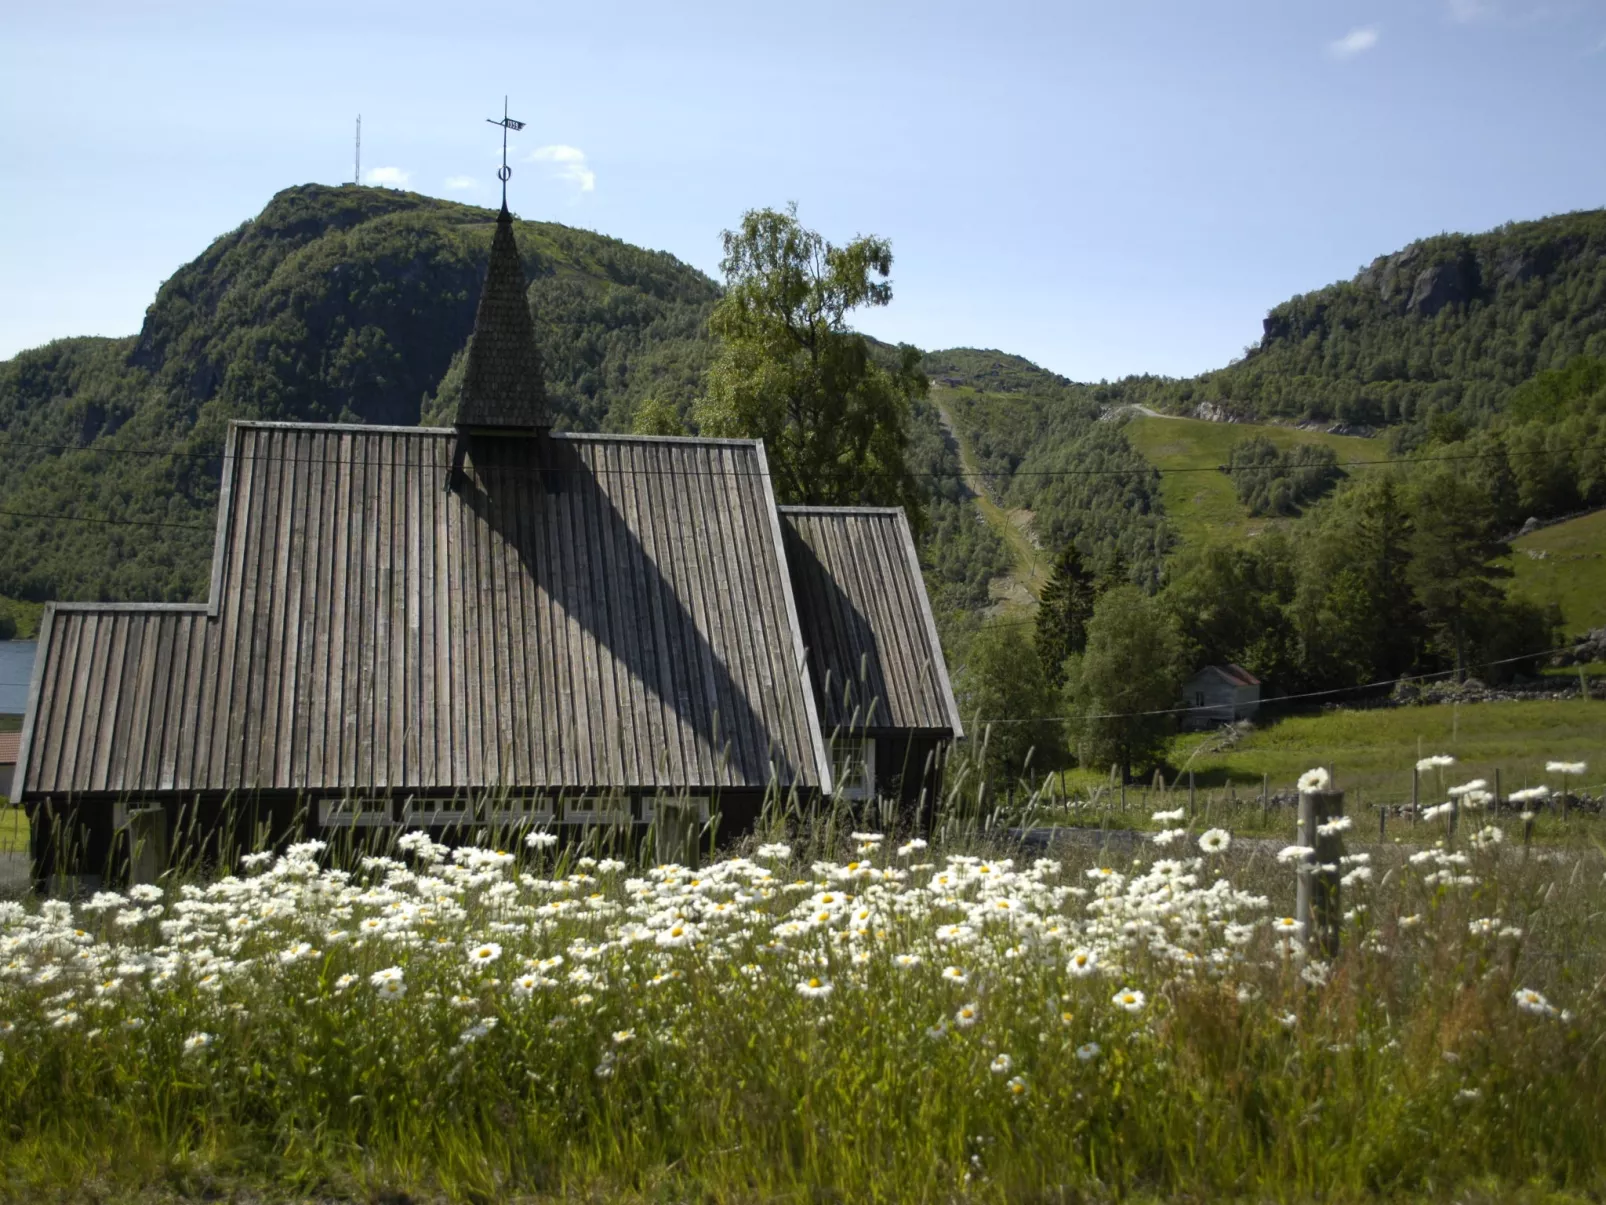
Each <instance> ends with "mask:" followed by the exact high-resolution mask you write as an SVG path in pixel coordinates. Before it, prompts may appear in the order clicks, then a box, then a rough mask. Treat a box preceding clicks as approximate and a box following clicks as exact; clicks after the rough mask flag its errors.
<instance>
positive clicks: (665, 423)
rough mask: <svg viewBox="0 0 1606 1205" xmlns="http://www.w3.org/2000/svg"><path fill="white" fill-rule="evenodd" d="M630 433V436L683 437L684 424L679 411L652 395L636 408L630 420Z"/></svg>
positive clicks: (684, 431)
mask: <svg viewBox="0 0 1606 1205" xmlns="http://www.w3.org/2000/svg"><path fill="white" fill-rule="evenodd" d="M630 432H631V434H632V435H684V434H686V423H685V420H683V419H682V418H681V417H680V411H678V410H676V409H675V408H674V406H672V405H670V404H669V403H668V402H666V401H664V399H663V398H661V397H658V396H657V395H654V396H652V397H649V398H646V399H644V400H643V401H642V403H641V405H640V406H638V407H636V413H635V414H634V415H633V416H632V417H631V420H630Z"/></svg>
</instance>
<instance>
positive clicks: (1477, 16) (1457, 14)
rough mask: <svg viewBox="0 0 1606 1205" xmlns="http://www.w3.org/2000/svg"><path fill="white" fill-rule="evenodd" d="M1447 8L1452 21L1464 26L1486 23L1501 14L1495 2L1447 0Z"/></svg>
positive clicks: (1492, 0) (1484, 0) (1485, 0)
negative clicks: (1478, 22) (1479, 22)
mask: <svg viewBox="0 0 1606 1205" xmlns="http://www.w3.org/2000/svg"><path fill="white" fill-rule="evenodd" d="M1445 6H1446V7H1447V8H1448V9H1449V10H1450V20H1452V21H1458V22H1460V23H1461V24H1463V25H1467V24H1470V23H1472V22H1473V21H1486V20H1488V19H1489V18H1490V17H1493V16H1495V15H1496V13H1498V12H1499V6H1498V5H1497V4H1495V3H1494V0H1446V4H1445Z"/></svg>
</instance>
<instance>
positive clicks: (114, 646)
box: [20, 423, 901, 796]
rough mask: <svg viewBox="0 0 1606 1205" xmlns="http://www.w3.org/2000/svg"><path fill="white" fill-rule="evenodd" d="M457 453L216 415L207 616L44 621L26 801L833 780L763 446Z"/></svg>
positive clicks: (534, 442)
mask: <svg viewBox="0 0 1606 1205" xmlns="http://www.w3.org/2000/svg"><path fill="white" fill-rule="evenodd" d="M457 438H458V436H457V435H456V433H454V432H453V431H449V430H431V429H422V428H381V427H360V426H312V425H293V424H268V423H237V424H235V425H234V427H233V428H232V430H231V434H230V447H229V451H228V454H227V459H226V465H225V471H224V489H223V495H222V501H221V503H220V506H219V516H218V544H217V548H216V551H215V557H214V565H213V584H212V595H211V601H210V603H208V604H206V605H201V606H145V605H139V606H133V605H117V604H109V605H107V604H53V605H52V606H50V607H49V608H47V610H46V613H45V619H44V623H43V627H42V630H41V633H40V651H39V664H38V667H37V669H36V672H35V686H34V690H33V699H32V702H31V705H30V708H29V716H28V730H27V732H26V734H25V737H26V739H25V742H24V750H23V756H24V757H25V759H26V760H25V764H24V765H23V766H21V767H20V769H21V772H22V774H23V779H22V782H23V791H22V792H21V793H24V794H27V795H29V796H38V795H43V794H60V793H69V792H70V793H74V794H81V793H86V792H107V793H116V792H123V791H141V792H163V791H177V792H191V791H213V792H222V791H230V790H236V789H246V790H249V789H276V790H298V789H299V790H308V791H315V792H333V791H339V790H346V789H352V788H359V789H361V788H370V787H371V788H379V789H385V788H389V789H398V790H399V789H420V790H430V791H436V790H453V789H460V788H469V789H472V788H482V787H487V788H488V787H499V786H507V787H530V788H545V787H567V788H580V789H584V788H591V787H601V788H648V789H678V788H711V787H758V788H762V787H765V786H767V785H769V784H770V783H771V782H776V783H779V784H780V785H782V786H791V785H797V786H802V787H811V786H820V787H825V788H827V789H829V775H830V770H829V759H828V757H827V755H826V752H825V748H824V744H823V740H822V736H821V729H820V725H819V722H818V719H817V716H816V712H815V707H816V703H815V699H814V695H813V691H812V687H811V683H810V679H809V672H808V667H807V665H806V663H805V660H804V656H803V651H802V640H801V635H800V625H799V620H798V616H797V609H796V604H795V602H794V598H793V594H792V588H791V584H790V581H789V578H788V573H787V567H786V564H785V559H784V553H783V551H782V536H781V524H780V520H779V518H778V515H777V511H776V507H775V501H774V496H773V494H772V492H771V487H770V479H769V474H768V467H767V464H766V462H765V457H764V451H763V447H762V445H760V444H758V443H756V442H750V441H736V440H729V441H719V440H694V439H637V438H628V437H610V436H590V435H586V436H581V435H570V436H552V437H543V438H537V437H528V438H525V437H513V436H498V437H492V436H480V437H475V436H468V437H465V438H467V441H468V442H467V460H466V464H465V468H464V475H463V480H462V481H461V483H459V484H458V485H457V486H455V487H454V488H453V489H451V490H448V489H447V488H446V485H447V480H448V477H449V476H450V473H451V461H452V454H453V450H454V441H455V440H456V439H457ZM900 697H901V696H900Z"/></svg>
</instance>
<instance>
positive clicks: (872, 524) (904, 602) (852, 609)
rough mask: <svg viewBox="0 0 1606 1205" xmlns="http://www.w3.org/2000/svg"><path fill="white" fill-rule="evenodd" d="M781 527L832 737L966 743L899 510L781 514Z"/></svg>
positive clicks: (789, 510) (798, 509) (784, 510)
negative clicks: (901, 735)
mask: <svg viewBox="0 0 1606 1205" xmlns="http://www.w3.org/2000/svg"><path fill="white" fill-rule="evenodd" d="M781 519H782V521H783V523H784V524H785V527H786V550H787V560H788V561H789V562H790V563H791V567H792V587H793V589H794V590H795V591H796V593H797V598H798V606H799V609H800V611H801V613H802V617H803V643H804V645H805V647H806V648H807V649H808V657H809V669H810V671H811V673H812V677H813V680H814V687H815V690H816V692H817V694H818V696H819V702H820V719H821V722H822V723H823V724H824V725H825V726H826V729H827V731H834V730H836V729H838V728H865V729H869V730H875V729H889V728H900V729H924V730H928V731H933V732H944V733H948V734H951V735H952V736H955V737H958V736H962V735H963V726H962V725H961V724H960V720H959V709H958V707H957V706H956V705H955V703H954V696H953V691H952V689H951V688H950V686H949V682H948V670H947V666H946V665H945V664H944V662H943V657H942V646H941V645H940V644H939V643H938V640H937V629H936V625H935V623H934V622H933V620H932V615H931V606H930V603H929V602H928V600H927V598H926V590H925V584H924V582H923V581H922V580H921V576H920V563H919V560H918V559H917V557H916V555H915V545H914V537H913V535H912V534H911V533H910V530H909V521H908V519H907V518H906V517H905V516H904V513H903V511H902V510H901V509H896V508H893V509H868V508H860V507H852V508H850V507H808V506H783V507H781Z"/></svg>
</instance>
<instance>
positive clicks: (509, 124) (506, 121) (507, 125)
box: [485, 96, 524, 209]
mask: <svg viewBox="0 0 1606 1205" xmlns="http://www.w3.org/2000/svg"><path fill="white" fill-rule="evenodd" d="M485 120H486V121H488V122H490V123H491V124H492V125H493V126H501V127H502V168H501V170H500V171H498V172H497V173H496V178H497V179H498V180H500V181H501V182H502V208H503V209H506V208H507V182H508V178H509V177H510V176H512V174H513V169H512V168H511V167H509V166H508V165H507V132H508V131H509V130H522V129H523V128H524V123H523V122H522V121H514V120H513V119H512V118H511V117H509V116H508V115H507V97H505V96H504V97H503V98H502V120H501V121H498V120H497V119H496V118H494V117H487V118H486V119H485Z"/></svg>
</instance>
